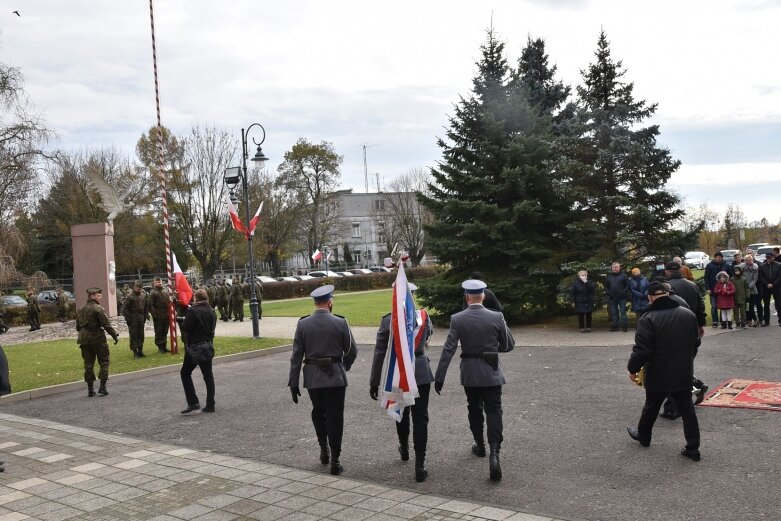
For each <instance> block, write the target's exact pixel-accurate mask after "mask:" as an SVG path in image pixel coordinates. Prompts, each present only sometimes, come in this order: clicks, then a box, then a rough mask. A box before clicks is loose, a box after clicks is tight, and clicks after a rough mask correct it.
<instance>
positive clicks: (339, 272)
mask: <svg viewBox="0 0 781 521" xmlns="http://www.w3.org/2000/svg"><path fill="white" fill-rule="evenodd" d="M336 273H337V274H338V275H339V276H340V277H352V276H353V274H352V273H350V272H349V271H337V272H336Z"/></svg>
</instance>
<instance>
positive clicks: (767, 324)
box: [760, 322, 770, 327]
mask: <svg viewBox="0 0 781 521" xmlns="http://www.w3.org/2000/svg"><path fill="white" fill-rule="evenodd" d="M760 325H761V327H767V326H769V325H770V323H769V322H762V324H760Z"/></svg>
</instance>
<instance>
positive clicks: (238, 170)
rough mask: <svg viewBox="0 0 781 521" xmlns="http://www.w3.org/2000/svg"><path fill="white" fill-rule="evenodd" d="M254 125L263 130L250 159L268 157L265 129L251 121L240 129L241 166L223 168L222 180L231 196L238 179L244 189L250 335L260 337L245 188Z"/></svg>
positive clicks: (247, 193)
mask: <svg viewBox="0 0 781 521" xmlns="http://www.w3.org/2000/svg"><path fill="white" fill-rule="evenodd" d="M254 127H258V128H259V129H260V130H261V132H263V137H262V138H260V141H255V138H254V137H253V138H252V142H253V143H255V145H257V147H258V149H257V151H256V152H255V155H254V156H253V157H252V161H254V162H261V163H262V162H263V161H268V158H267V157H266V155H265V154H264V153H263V149H261V148H260V145H262V144H263V142H264V141H265V140H266V129H264V128H263V125H261V124H260V123H253V124H252V125H250V126H249V127H247V130H246V131H245V130H244V129H241V164H242V166H234V167H231V168H226V169H225V175H224V179H223V180H224V182H225V186H227V187H228V190H229V191H230V194H231V197H232V198H233V197H235V196H234V194H233V190H234V189H235V188H236V186H237V185H238V184H239V181H241V188H242V190H244V213H245V215H246V216H247V225H246V226H247V249H248V253H249V277H250V286H249V287H250V299H249V309H250V313H251V314H252V337H253V338H260V324H259V320H260V319H259V318H258V295H257V293H256V292H255V259H254V257H253V255H252V234H251V233H249V223H250V219H251V217H250V213H249V212H250V206H249V191H248V190H247V176H248V172H247V157H248V155H249V154H248V152H247V138H248V137H249V131H250V130H252V129H253V128H254Z"/></svg>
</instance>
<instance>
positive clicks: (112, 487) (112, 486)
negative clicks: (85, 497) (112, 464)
mask: <svg viewBox="0 0 781 521" xmlns="http://www.w3.org/2000/svg"><path fill="white" fill-rule="evenodd" d="M126 488H127V485H125V484H123V483H106V484H105V485H100V486H98V487H92V488H90V489H89V491H90V492H92V493H93V494H98V495H99V496H104V497H106V496H108V495H109V494H113V493H114V492H119V491H120V490H125V489H126Z"/></svg>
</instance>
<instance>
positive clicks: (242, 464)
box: [0, 319, 781, 521]
mask: <svg viewBox="0 0 781 521" xmlns="http://www.w3.org/2000/svg"><path fill="white" fill-rule="evenodd" d="M271 322H272V321H270V320H268V321H267V320H266V319H264V321H263V322H262V323H261V324H262V325H261V331H262V332H264V331H265V333H264V336H282V337H285V336H291V335H292V332H291V333H289V334H288V335H284V327H283V326H281V325H280V326H279V327H280V328H281V329H280V330H279V331H280V333H279V334H272V333H271V331H273V328H274V327H275V326H274V325H273V324H272V323H271ZM243 326H244V327H245V328H249V324H248V323H247V322H246V321H245V322H244V323H243ZM264 326H265V327H264ZM221 327H222V326H221ZM229 327H231V328H233V327H241V325H238V324H237V325H233V324H231V325H230V326H229ZM226 333H227V331H226ZM231 334H233V333H231ZM372 335H373V330H372V328H356V337H357V338H358V340H359V341H360V342H361V345H360V346H359V350H360V351H359V356H358V360H357V361H356V363H355V365H354V367H353V370H352V371H351V372H350V373H349V379H350V386H349V387H348V390H347V405H346V413H345V423H346V427H345V440H344V449H343V455H342V463H343V464H344V466H345V469H346V470H345V474H344V476H343V477H341V478H333V477H332V476H330V475H328V473H327V466H322V465H320V464H319V461H318V457H317V456H318V447H317V442H316V439H315V436H314V432H313V429H312V426H311V422H310V419H309V412H310V407H309V403H308V400H306V399H304V400H302V402H301V403H299V404H298V405H294V404H293V403H292V402H291V401H290V395H289V392H288V390H287V388H286V387H285V384H286V380H287V371H288V367H289V357H290V355H289V352H284V351H283V352H277V353H274V354H270V355H267V356H262V357H257V358H251V359H243V360H237V361H232V362H228V363H222V364H219V365H217V366H216V367H215V379H216V385H217V397H216V400H217V412H216V413H215V414H203V413H194V414H192V415H189V416H182V415H180V414H179V410H180V409H182V408H183V406H184V405H185V404H184V398H183V393H182V389H181V382H180V381H179V375H178V373H177V372H169V373H166V374H157V375H154V376H148V377H143V378H136V379H130V380H126V381H113V380H110V381H109V390H110V393H111V394H110V395H109V396H108V397H106V398H91V399H90V398H87V397H86V393H85V392H84V389H83V388H79V389H78V390H73V391H68V392H65V393H61V394H57V395H52V396H48V397H45V398H38V399H34V400H26V401H19V402H14V403H6V404H4V405H3V404H2V402H1V401H0V432H1V433H2V434H0V458H4V459H6V460H7V461H8V465H7V470H6V472H5V473H4V474H0V521H5V520H11V519H66V518H73V519H122V518H127V519H128V520H134V519H139V520H142V519H152V518H154V519H169V520H172V519H204V520H205V519H277V518H283V519H291V520H292V519H304V520H306V519H332V520H336V519H356V520H359V519H372V520H380V519H398V518H402V519H420V520H422V519H513V520H518V519H531V520H540V519H573V520H589V521H591V520H602V519H604V520H616V521H618V520H625V519H633V518H643V519H645V520H658V521H662V520H664V521H667V520H671V519H675V520H688V519H692V520H695V519H696V520H700V519H714V520H716V519H731V518H738V517H739V518H742V519H752V520H762V519H768V520H771V519H777V516H778V512H779V511H781V499H779V495H778V490H780V489H781V473H779V472H778V470H779V468H778V461H779V460H780V458H779V455H780V454H779V448H778V444H777V440H778V439H779V437H781V421H779V420H781V416H779V415H778V413H775V412H770V411H756V410H748V409H718V408H704V407H698V409H697V413H698V416H699V419H700V426H701V430H702V440H703V441H702V454H703V459H702V461H701V462H699V463H694V462H692V461H690V460H688V459H686V458H683V457H681V456H680V455H679V454H678V452H679V450H680V448H681V447H682V446H683V443H684V440H683V433H682V428H681V424H680V420H677V421H674V422H670V421H668V420H663V419H660V420H659V421H658V422H657V424H656V428H655V430H654V439H653V441H652V445H651V447H650V448H647V449H644V448H642V447H640V446H639V445H638V444H637V443H636V442H634V441H632V440H631V439H630V438H629V437H628V436H627V435H626V432H625V430H624V429H625V426H626V425H631V424H634V423H635V422H636V421H637V418H638V416H639V414H640V409H641V407H642V401H643V393H642V390H640V389H639V388H637V387H635V386H633V385H632V384H631V383H630V382H629V381H628V379H627V377H626V370H625V367H626V360H627V358H628V354H629V351H630V345H631V342H632V334H631V333H609V332H595V333H592V334H591V335H589V334H585V335H583V334H580V333H578V332H576V331H574V332H573V331H564V330H555V329H553V330H535V328H521V329H517V330H515V335H516V338H517V339H518V347H517V348H516V350H515V351H514V352H512V353H508V354H506V355H502V364H503V367H504V370H505V373H506V375H507V380H508V385H507V386H506V387H505V388H504V399H503V402H504V403H503V408H504V425H505V442H504V444H503V446H502V467H503V470H504V479H503V480H502V481H501V482H500V483H493V482H490V481H489V480H488V464H487V460H486V459H480V458H476V457H474V456H472V454H471V453H470V451H469V446H470V433H469V429H468V426H467V420H466V400H465V397H464V394H463V390H462V388H461V387H460V386H459V385H458V368H457V367H456V364H455V363H454V364H452V366H451V369H450V371H449V373H448V378H447V381H446V383H445V388H444V390H443V393H442V396H437V395H436V394H434V393H433V391H432V397H431V405H430V416H431V424H430V430H429V445H428V459H427V466H428V469H429V472H430V477H429V479H428V480H427V481H426V482H424V483H421V484H418V483H415V482H414V480H413V465H412V462H411V461H410V462H406V463H405V462H401V461H399V458H398V452H397V451H396V441H395V438H396V437H395V429H394V427H393V422H392V421H391V420H389V419H387V417H384V416H383V414H382V413H381V411H379V409H378V407H377V403H376V402H373V401H371V400H370V399H369V397H368V371H369V366H370V364H371V354H372V346H371V345H370V344H368V342H370V341H371V337H372ZM443 339H444V331H443V330H439V331H438V332H437V334H436V335H435V337H434V342H433V344H437V346H435V347H432V349H431V359H432V364H434V365H435V364H436V362H437V361H438V358H439V352H440V347H439V345H441V341H442V340H443ZM779 345H781V328H779V327H774V328H762V329H752V330H744V331H736V332H731V333H726V332H725V333H720V332H718V334H714V331H713V330H711V329H710V328H708V336H707V337H706V339H705V341H704V343H703V347H702V348H701V350H700V355H699V356H698V358H697V361H696V362H695V368H696V373H697V375H698V376H699V377H700V378H702V379H703V380H705V381H706V382H707V383H709V384H710V385H711V386H712V387H713V386H715V385H717V384H718V383H719V382H721V381H723V380H726V379H727V378H730V377H746V378H754V379H761V380H778V379H779V376H780V375H779V369H778V368H779V367H781V349H779V348H778V346H779ZM217 346H218V348H217V349H218V352H219V343H217ZM74 354H75V353H74ZM195 382H196V388H197V389H198V390H199V392H200V393H203V385H202V382H201V381H199V377H198V374H197V372H196V374H195ZM9 444H10V445H9ZM71 496H73V497H71ZM69 497H70V499H68V498H69ZM79 505H81V506H79ZM58 510H59V511H60V512H59V514H57V515H55V514H53V512H57V511H58ZM25 516H28V517H25ZM159 516H163V517H159ZM166 516H167V517H166Z"/></svg>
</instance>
